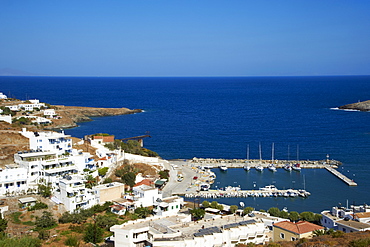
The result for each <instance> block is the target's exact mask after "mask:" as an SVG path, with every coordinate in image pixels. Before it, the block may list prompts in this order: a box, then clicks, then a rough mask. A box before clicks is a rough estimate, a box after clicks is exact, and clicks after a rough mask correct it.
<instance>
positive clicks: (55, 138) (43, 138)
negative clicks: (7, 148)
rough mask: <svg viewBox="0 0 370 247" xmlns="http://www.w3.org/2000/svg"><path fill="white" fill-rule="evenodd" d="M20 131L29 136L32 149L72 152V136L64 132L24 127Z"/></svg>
mask: <svg viewBox="0 0 370 247" xmlns="http://www.w3.org/2000/svg"><path fill="white" fill-rule="evenodd" d="M20 133H21V134H22V135H23V136H25V137H27V138H29V140H30V149H31V150H41V151H53V152H57V153H58V154H63V153H66V152H67V153H71V152H72V139H71V136H70V135H65V134H64V132H62V133H58V132H52V131H48V132H32V131H27V130H26V129H25V128H23V129H22V131H21V132H20Z"/></svg>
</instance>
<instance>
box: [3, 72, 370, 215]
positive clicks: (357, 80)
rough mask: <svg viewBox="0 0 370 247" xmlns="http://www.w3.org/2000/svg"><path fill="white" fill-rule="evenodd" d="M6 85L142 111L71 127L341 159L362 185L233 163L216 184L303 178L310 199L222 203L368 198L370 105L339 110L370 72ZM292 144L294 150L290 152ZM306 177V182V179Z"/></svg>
mask: <svg viewBox="0 0 370 247" xmlns="http://www.w3.org/2000/svg"><path fill="white" fill-rule="evenodd" d="M0 85H1V86H0V91H1V92H3V93H5V94H7V95H10V96H14V97H17V98H20V99H32V98H38V99H40V101H42V102H47V103H50V104H63V105H72V106H92V107H127V108H131V109H134V108H140V109H143V110H145V112H144V113H140V114H134V115H124V116H116V117H103V118H95V119H94V121H93V122H88V123H81V124H80V126H79V127H77V128H74V129H68V130H66V133H67V134H70V135H72V136H76V137H83V136H84V135H86V134H92V133H98V132H105V133H110V134H114V135H116V136H117V138H125V137H131V136H137V135H143V134H145V133H146V132H148V131H149V132H150V135H151V136H152V137H151V138H147V139H145V140H144V144H145V146H146V147H147V148H149V149H152V150H154V151H156V152H158V153H159V154H160V155H161V156H162V157H163V158H165V159H176V158H184V159H185V158H193V157H206V158H207V157H210V158H245V157H246V147H247V145H249V146H250V158H259V154H258V145H259V143H261V146H262V158H264V159H269V158H271V146H272V143H274V146H275V159H287V158H290V159H295V158H296V154H297V146H299V158H300V159H311V160H318V159H325V157H326V155H327V154H329V155H330V158H332V159H336V160H340V161H342V162H343V166H342V167H341V168H339V169H340V170H341V171H342V172H343V173H344V174H345V175H347V176H348V177H350V178H353V179H354V180H355V181H356V182H357V183H358V184H359V185H358V186H357V187H349V186H347V185H346V184H345V183H343V182H341V181H340V180H339V179H338V178H336V177H334V176H333V175H331V174H329V173H328V172H327V171H325V170H319V169H315V170H303V171H302V172H301V173H300V174H299V173H293V172H292V173H287V172H286V171H284V170H278V171H277V172H276V173H275V174H272V173H271V172H269V171H267V170H266V171H265V172H263V174H259V173H256V172H255V171H254V170H251V171H250V172H249V173H246V172H245V171H244V170H242V169H229V170H228V171H227V172H226V173H220V172H219V171H218V170H215V172H216V173H217V181H216V183H215V184H214V186H219V187H225V186H227V185H231V186H241V188H253V186H254V184H255V185H256V187H262V186H265V185H268V184H272V183H273V184H275V185H276V186H277V187H278V188H283V187H285V188H288V187H295V188H297V187H300V188H303V187H304V186H305V187H306V189H307V190H308V191H310V192H311V193H312V195H311V196H310V198H308V199H302V198H296V199H284V198H247V199H244V198H243V199H242V198H236V199H220V200H219V201H220V202H224V203H229V204H239V202H240V201H243V202H245V204H246V205H251V206H253V207H256V208H258V209H259V208H264V209H268V208H269V207H272V206H278V207H279V208H282V207H285V206H286V207H288V209H289V210H297V211H299V212H301V211H304V210H311V211H315V212H320V211H321V210H323V209H327V208H330V207H331V206H333V205H337V204H338V203H339V202H340V203H342V204H345V203H346V200H348V201H349V202H350V203H353V202H355V203H356V204H360V203H365V202H366V203H370V192H369V189H370V179H369V177H370V168H369V165H370V126H369V123H370V113H367V112H348V111H339V110H333V109H332V108H335V107H338V106H341V105H344V104H348V103H353V102H357V101H359V100H361V101H363V100H368V99H369V92H370V76H342V77H241V78H105V77H104V78H100V77H93V78H88V77H87V78H86V77H77V78H76V77H0ZM288 146H289V150H290V151H289V153H288ZM304 181H305V183H304Z"/></svg>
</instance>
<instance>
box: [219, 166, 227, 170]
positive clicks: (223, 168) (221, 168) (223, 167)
mask: <svg viewBox="0 0 370 247" xmlns="http://www.w3.org/2000/svg"><path fill="white" fill-rule="evenodd" d="M219 168H220V170H221V171H227V166H219Z"/></svg>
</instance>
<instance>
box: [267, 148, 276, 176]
mask: <svg viewBox="0 0 370 247" xmlns="http://www.w3.org/2000/svg"><path fill="white" fill-rule="evenodd" d="M271 161H272V162H271V164H270V165H269V166H268V167H267V168H268V169H269V170H270V171H272V172H276V167H275V165H274V143H272V151H271Z"/></svg>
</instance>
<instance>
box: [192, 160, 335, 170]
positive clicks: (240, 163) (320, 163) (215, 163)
mask: <svg viewBox="0 0 370 247" xmlns="http://www.w3.org/2000/svg"><path fill="white" fill-rule="evenodd" d="M189 162H190V163H191V164H193V165H196V166H201V167H208V168H216V167H219V166H226V167H228V168H242V167H244V166H245V165H248V166H250V167H251V168H253V167H255V166H262V167H264V168H267V167H268V166H269V165H270V164H274V165H275V167H276V168H283V167H284V166H285V165H286V164H289V165H294V164H300V167H301V168H312V169H314V168H315V169H318V168H321V169H323V168H326V167H327V166H330V167H333V168H337V167H338V166H340V165H342V163H341V162H340V161H337V160H329V159H327V160H274V161H272V160H259V159H251V160H247V159H212V158H193V159H191V160H189Z"/></svg>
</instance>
